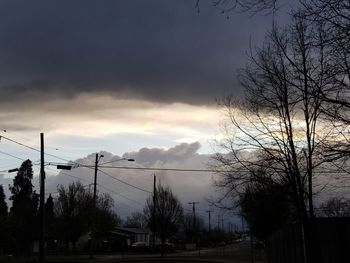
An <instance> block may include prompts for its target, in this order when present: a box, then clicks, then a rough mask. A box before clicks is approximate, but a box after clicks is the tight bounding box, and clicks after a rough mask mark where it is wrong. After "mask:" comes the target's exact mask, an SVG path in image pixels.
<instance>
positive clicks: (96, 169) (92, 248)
mask: <svg viewBox="0 0 350 263" xmlns="http://www.w3.org/2000/svg"><path fill="white" fill-rule="evenodd" d="M102 157H104V155H103V154H101V155H100V156H99V155H98V153H96V158H95V177H94V196H93V209H94V210H93V215H92V216H93V217H92V222H93V223H92V229H91V230H92V235H91V243H90V259H92V258H93V257H94V249H95V218H96V187H97V171H98V163H99V162H100V160H101V158H102ZM118 161H128V162H134V161H135V160H134V159H127V158H121V159H118V160H114V161H109V162H105V163H102V164H107V163H112V162H118Z"/></svg>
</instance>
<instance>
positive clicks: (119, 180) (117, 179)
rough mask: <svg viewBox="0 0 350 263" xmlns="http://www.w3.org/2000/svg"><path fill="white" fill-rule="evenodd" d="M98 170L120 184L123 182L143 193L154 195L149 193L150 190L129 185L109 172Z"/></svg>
mask: <svg viewBox="0 0 350 263" xmlns="http://www.w3.org/2000/svg"><path fill="white" fill-rule="evenodd" d="M98 170H99V171H100V172H101V173H103V174H105V175H107V176H108V177H110V178H112V179H114V180H116V181H118V182H121V183H123V184H126V185H128V186H130V187H133V188H135V189H138V190H140V191H143V192H146V193H150V194H151V193H152V192H151V191H148V190H146V189H143V188H141V187H138V186H136V185H133V184H130V183H128V182H125V181H123V180H121V179H119V178H116V177H114V176H112V175H111V174H109V173H107V172H105V171H103V170H101V169H98Z"/></svg>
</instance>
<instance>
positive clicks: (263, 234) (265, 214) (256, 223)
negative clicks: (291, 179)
mask: <svg viewBox="0 0 350 263" xmlns="http://www.w3.org/2000/svg"><path fill="white" fill-rule="evenodd" d="M260 173H263V172H260ZM262 177H265V179H264V183H261V181H255V182H251V183H249V185H247V186H246V189H245V191H244V193H243V194H241V195H240V199H239V205H240V207H241V213H242V215H243V216H244V218H245V220H246V221H247V222H248V224H249V227H250V230H251V231H252V233H253V235H254V236H256V237H257V238H259V239H261V240H265V239H266V238H267V237H268V235H269V234H271V233H273V232H275V231H277V230H278V229H280V228H281V227H282V226H283V225H286V224H287V223H288V222H291V221H292V219H293V216H294V219H295V215H293V212H292V211H293V208H292V204H291V202H290V196H289V191H288V186H283V185H280V184H276V183H275V182H274V181H273V180H271V179H270V178H269V177H268V176H266V174H265V175H262Z"/></svg>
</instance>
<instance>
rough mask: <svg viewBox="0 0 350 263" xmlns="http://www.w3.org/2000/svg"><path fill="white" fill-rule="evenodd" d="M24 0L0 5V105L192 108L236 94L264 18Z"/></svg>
mask: <svg viewBox="0 0 350 263" xmlns="http://www.w3.org/2000/svg"><path fill="white" fill-rule="evenodd" d="M194 3H195V1H189V0H176V1H164V0H148V1H143V0H133V1H115V0H105V1H102V2H100V1H92V0H84V1H25V0H22V1H21V0H13V1H5V2H1V4H0V40H1V41H0V57H1V60H0V80H1V81H0V93H1V96H0V100H2V101H3V102H13V101H22V103H28V102H30V101H31V100H34V101H38V100H37V99H42V98H43V97H45V98H46V99H48V98H51V99H53V98H65V99H71V98H74V97H75V96H77V95H79V94H80V93H81V92H88V93H96V92H99V93H104V94H105V93H107V94H109V95H113V96H117V97H118V98H134V99H145V100H151V101H160V102H185V103H195V104H198V103H199V104H203V103H204V104H207V103H211V104H212V103H215V98H217V97H221V96H222V95H224V94H228V93H230V92H236V93H239V89H238V87H237V84H236V82H235V70H236V69H237V68H238V67H242V66H243V65H244V64H245V61H246V55H245V52H246V51H247V50H248V49H249V48H248V44H249V37H250V36H253V37H252V41H253V43H260V41H261V39H262V38H263V35H264V34H265V31H266V29H268V28H269V26H270V24H271V18H270V17H268V16H267V17H265V16H264V17H260V16H254V17H249V15H247V14H237V13H232V14H231V15H230V18H229V19H227V18H226V15H222V14H220V10H219V9H218V8H214V7H212V6H210V3H211V1H201V12H200V13H198V12H197V9H196V8H195V4H194Z"/></svg>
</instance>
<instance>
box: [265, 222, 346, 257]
mask: <svg viewBox="0 0 350 263" xmlns="http://www.w3.org/2000/svg"><path fill="white" fill-rule="evenodd" d="M303 234H305V235H304V236H305V240H306V242H305V246H304V242H303V238H302V237H303ZM266 245H267V247H266V248H267V254H268V259H269V262H270V263H302V262H304V259H303V258H304V257H303V253H304V251H306V254H307V258H308V262H312V263H313V262H315V263H338V262H350V218H317V219H315V220H314V221H313V222H312V224H311V225H310V228H309V229H308V231H306V232H305V233H303V229H302V228H301V227H300V226H298V225H291V226H288V227H285V228H283V229H281V230H280V231H278V232H276V233H274V234H272V235H271V236H270V237H269V238H268V240H267V244H266Z"/></svg>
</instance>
